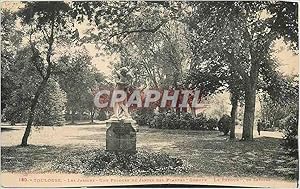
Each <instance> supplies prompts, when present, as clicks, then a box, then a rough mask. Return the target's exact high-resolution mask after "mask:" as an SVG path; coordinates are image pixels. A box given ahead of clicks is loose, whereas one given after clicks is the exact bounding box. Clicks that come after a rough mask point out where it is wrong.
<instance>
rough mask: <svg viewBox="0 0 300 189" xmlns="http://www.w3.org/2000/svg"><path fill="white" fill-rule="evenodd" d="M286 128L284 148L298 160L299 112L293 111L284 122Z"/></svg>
mask: <svg viewBox="0 0 300 189" xmlns="http://www.w3.org/2000/svg"><path fill="white" fill-rule="evenodd" d="M283 128H284V137H283V139H284V146H285V147H286V148H287V149H288V150H289V151H290V154H291V155H292V156H293V157H295V158H297V156H298V110H295V111H293V112H292V113H291V114H290V116H288V117H287V118H286V119H285V120H284V121H283Z"/></svg>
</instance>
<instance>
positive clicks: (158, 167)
mask: <svg viewBox="0 0 300 189" xmlns="http://www.w3.org/2000/svg"><path fill="white" fill-rule="evenodd" d="M51 168H52V169H53V171H62V172H69V173H83V174H87V175H165V174H175V173H176V174H178V173H181V172H187V170H188V166H187V165H186V164H184V162H183V161H182V160H181V159H179V158H173V157H170V156H169V155H167V154H163V153H149V152H142V151H140V152H137V153H136V154H131V153H122V152H108V151H104V150H99V149H97V150H96V149H94V150H90V151H87V152H85V153H72V154H71V155H68V156H64V157H61V158H60V159H58V160H56V161H54V162H53V163H52V166H51Z"/></svg>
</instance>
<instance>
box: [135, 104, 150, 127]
mask: <svg viewBox="0 0 300 189" xmlns="http://www.w3.org/2000/svg"><path fill="white" fill-rule="evenodd" d="M154 116H155V113H154V110H153V109H151V108H142V109H138V110H136V111H135V112H134V114H133V119H134V120H135V121H136V122H137V124H139V125H150V124H151V122H152V120H153V119H154Z"/></svg>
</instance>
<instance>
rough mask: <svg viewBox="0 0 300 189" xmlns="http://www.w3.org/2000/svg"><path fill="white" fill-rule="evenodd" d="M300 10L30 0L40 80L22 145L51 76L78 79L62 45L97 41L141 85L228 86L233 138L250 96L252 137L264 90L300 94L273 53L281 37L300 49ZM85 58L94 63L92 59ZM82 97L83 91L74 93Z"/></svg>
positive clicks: (247, 133) (27, 19) (271, 5)
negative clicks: (81, 28) (258, 96)
mask: <svg viewBox="0 0 300 189" xmlns="http://www.w3.org/2000/svg"><path fill="white" fill-rule="evenodd" d="M297 14H298V7H297V4H296V3H289V2H167V1H163V2H116V1H100V2H72V3H64V2H27V3H25V7H24V8H23V9H22V10H21V11H19V13H18V15H19V17H20V19H21V21H22V24H23V27H24V28H26V31H27V32H26V33H25V34H24V36H26V37H27V38H28V41H27V44H28V49H29V50H30V61H29V62H30V64H31V65H32V68H34V69H33V70H34V71H35V72H36V73H37V74H35V75H36V77H37V79H36V82H35V88H34V89H32V93H33V94H32V95H31V96H30V97H29V99H30V100H29V106H30V109H29V113H28V122H27V128H26V131H25V134H24V137H23V140H22V145H27V139H28V136H29V133H30V129H31V125H32V123H33V121H34V117H35V112H36V109H37V107H38V102H39V99H40V98H41V95H42V94H43V92H44V91H45V88H46V86H47V83H49V81H50V78H52V77H56V76H57V77H59V76H58V75H59V73H62V75H63V76H62V77H60V78H64V79H67V80H68V82H65V81H64V80H60V81H62V82H60V87H63V86H64V84H66V85H67V83H69V84H70V86H73V85H76V82H75V81H76V79H75V80H73V79H70V78H72V77H71V76H67V74H65V73H63V72H64V71H61V70H60V69H62V68H61V67H64V66H62V65H64V63H65V62H66V61H65V59H68V58H66V57H68V56H61V55H62V53H61V52H59V50H60V49H63V48H68V49H70V47H76V46H79V45H80V44H82V43H96V46H97V47H99V48H101V49H105V50H107V51H110V52H113V53H119V54H120V57H121V61H120V62H119V63H116V64H114V65H113V66H114V68H115V69H118V68H119V67H121V66H127V67H128V68H131V69H132V70H133V74H134V76H135V77H134V79H135V81H134V83H135V84H136V85H146V86H149V87H165V86H169V85H173V86H175V87H176V85H177V83H178V82H182V83H184V84H185V85H186V86H194V87H196V88H200V87H203V86H204V88H205V90H206V93H205V94H206V95H209V94H213V93H216V92H218V91H223V90H228V91H229V92H230V93H231V96H232V98H231V102H232V111H231V119H232V121H231V123H232V127H231V131H232V132H231V138H234V137H235V136H234V126H235V118H236V112H237V107H238V101H243V102H244V104H245V106H244V107H245V110H244V118H243V140H251V139H252V138H253V125H254V113H255V99H256V94H257V92H258V91H259V90H264V91H266V92H268V93H269V95H271V96H274V99H276V100H278V102H279V101H282V99H284V100H285V101H286V100H287V99H288V98H282V96H284V97H290V98H294V96H295V94H297V93H298V90H297V89H298V88H297V86H294V85H289V84H288V85H286V84H287V82H286V81H287V80H286V79H285V78H284V77H283V76H282V75H280V74H279V73H278V72H277V71H276V61H275V60H274V58H273V57H272V54H271V53H272V45H273V44H274V43H275V41H276V40H277V39H279V38H284V39H285V40H286V41H287V42H288V43H289V44H290V45H291V47H292V49H294V50H297V49H298V20H297V18H298V15H297ZM75 22H77V23H78V24H84V23H88V27H89V28H88V30H87V32H86V34H85V35H84V37H82V38H79V32H78V30H77V28H76V27H75V25H74V23H75ZM7 28H8V29H11V28H13V27H10V26H8V27H7ZM5 33H7V32H5ZM14 39H17V38H14ZM16 43H17V44H22V43H20V42H16ZM14 47H17V46H14ZM12 52H15V51H12ZM79 54H81V53H79ZM83 54H85V53H83ZM69 59H70V58H69ZM71 59H73V60H75V59H76V58H75V57H73V58H71ZM78 59H86V60H85V61H84V62H85V63H86V62H89V61H88V60H87V59H88V58H83V57H78ZM8 62H9V61H8ZM70 62H72V64H73V62H74V61H70ZM75 62H76V61H75ZM71 67H73V66H71ZM73 68H74V69H76V66H74V67H73ZM70 69H72V68H70ZM62 70H63V69H62ZM114 71H115V70H114ZM84 73H85V72H83V75H82V77H85V76H84V75H85V74H84ZM96 75H97V74H96ZM73 76H77V74H75V75H73ZM80 77H81V76H80ZM80 77H79V78H80ZM96 77H98V76H96ZM75 78H76V77H75ZM92 78H93V77H92ZM53 79H54V78H53ZM91 81H94V79H91ZM58 82H59V81H58ZM273 82H277V83H280V84H282V85H273ZM278 86H284V87H282V88H277V87H278ZM80 87H82V86H81V85H80V86H78V88H76V89H80ZM85 87H87V88H89V87H88V85H86V86H85ZM65 90H66V91H67V92H68V91H72V90H71V89H68V88H67V87H65ZM279 91H280V93H281V94H284V95H282V96H281V98H277V97H278V95H276V94H277V93H278V92H279ZM69 95H70V93H69ZM67 96H68V93H67ZM79 96H80V95H79ZM77 98H83V97H78V96H74V98H73V97H71V96H68V98H67V99H68V100H69V99H72V100H73V101H76V100H78V99H77ZM84 98H85V97H84ZM71 104H72V103H71ZM73 104H74V103H73ZM71 111H72V110H71ZM72 112H73V111H72ZM91 112H92V111H91Z"/></svg>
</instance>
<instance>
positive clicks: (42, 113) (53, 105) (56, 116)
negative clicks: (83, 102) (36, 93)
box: [34, 80, 67, 126]
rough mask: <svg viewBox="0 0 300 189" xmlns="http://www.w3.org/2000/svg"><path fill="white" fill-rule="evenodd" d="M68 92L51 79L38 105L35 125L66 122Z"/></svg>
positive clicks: (59, 124) (51, 124)
mask: <svg viewBox="0 0 300 189" xmlns="http://www.w3.org/2000/svg"><path fill="white" fill-rule="evenodd" d="M66 102H67V99H66V94H65V92H64V91H63V90H62V89H61V88H60V86H59V84H58V83H57V82H56V81H54V80H50V81H49V82H48V84H47V86H46V88H45V91H44V92H43V94H42V95H41V98H40V102H39V104H38V106H37V110H36V117H35V120H34V125H38V126H40V125H42V126H53V125H58V126H61V125H63V124H64V122H65V109H66V106H65V104H66Z"/></svg>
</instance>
